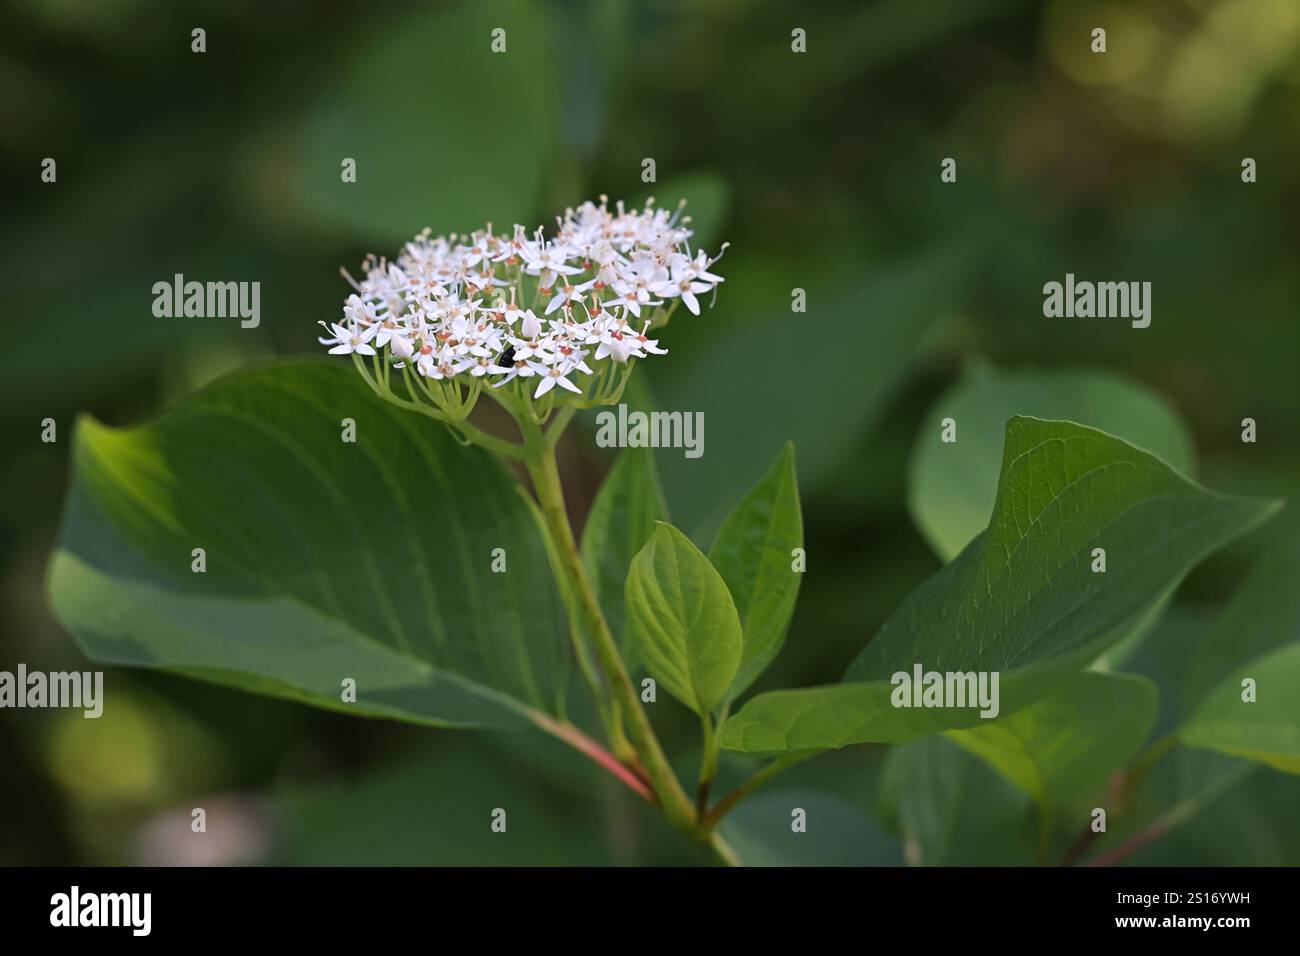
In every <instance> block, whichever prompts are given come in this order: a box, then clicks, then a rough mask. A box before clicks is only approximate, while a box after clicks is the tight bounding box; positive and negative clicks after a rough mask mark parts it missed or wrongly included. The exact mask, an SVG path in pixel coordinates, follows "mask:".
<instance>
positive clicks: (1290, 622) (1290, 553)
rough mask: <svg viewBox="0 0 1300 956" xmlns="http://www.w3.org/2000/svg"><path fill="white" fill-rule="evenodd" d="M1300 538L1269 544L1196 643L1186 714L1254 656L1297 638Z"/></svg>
mask: <svg viewBox="0 0 1300 956" xmlns="http://www.w3.org/2000/svg"><path fill="white" fill-rule="evenodd" d="M1298 581H1300V540H1290V541H1282V542H1280V543H1279V544H1278V545H1277V546H1275V547H1272V548H1270V549H1269V550H1268V551H1267V552H1265V553H1264V554H1263V555H1262V556H1261V557H1260V558H1259V559H1257V560H1256V561H1255V563H1254V565H1253V566H1252V567H1251V569H1250V573H1249V574H1248V575H1247V576H1246V580H1245V581H1243V582H1242V584H1241V585H1240V586H1239V587H1238V588H1237V589H1236V590H1235V591H1234V592H1233V594H1232V600H1231V601H1230V602H1229V603H1228V606H1227V607H1226V608H1224V610H1223V611H1222V612H1221V613H1220V614H1219V616H1218V617H1216V618H1215V620H1214V624H1213V625H1212V626H1211V627H1210V629H1209V630H1208V631H1207V632H1206V633H1205V634H1204V636H1203V637H1201V639H1200V640H1199V641H1198V642H1197V643H1196V646H1195V647H1194V648H1193V650H1192V653H1191V657H1190V659H1189V660H1188V663H1187V674H1186V676H1185V677H1184V679H1183V710H1184V713H1190V712H1191V711H1192V710H1194V709H1195V708H1196V707H1197V706H1198V705H1199V704H1200V702H1201V700H1202V699H1203V698H1204V697H1205V695H1206V694H1208V693H1209V692H1210V691H1211V690H1212V689H1213V688H1214V687H1215V686H1216V685H1217V684H1219V683H1220V682H1222V681H1224V680H1231V681H1233V682H1234V683H1238V684H1239V677H1238V676H1237V675H1238V672H1241V671H1242V668H1243V667H1244V666H1245V665H1246V664H1248V663H1249V662H1251V661H1253V660H1254V659H1256V658H1258V657H1262V656H1263V655H1264V654H1267V653H1268V652H1269V651H1272V650H1275V649H1276V648H1278V647H1281V646H1283V645H1286V644H1289V643H1294V642H1297V641H1300V587H1297V586H1296V582H1298Z"/></svg>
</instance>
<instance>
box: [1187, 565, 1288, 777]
mask: <svg viewBox="0 0 1300 956" xmlns="http://www.w3.org/2000/svg"><path fill="white" fill-rule="evenodd" d="M1298 580H1300V541H1295V540H1284V541H1282V542H1281V543H1279V544H1278V545H1277V546H1276V547H1273V548H1270V549H1269V550H1268V551H1267V552H1266V553H1265V554H1264V555H1263V556H1262V557H1261V558H1260V559H1259V560H1258V561H1256V562H1255V565H1254V567H1253V568H1252V569H1251V572H1250V574H1249V575H1248V577H1247V578H1246V580H1245V582H1244V583H1243V584H1242V585H1241V587H1239V588H1238V589H1237V590H1236V592H1235V593H1234V594H1233V597H1232V601H1231V602H1230V603H1229V605H1228V607H1227V608H1226V609H1225V610H1224V611H1223V613H1222V614H1220V615H1219V617H1218V618H1217V619H1216V620H1215V622H1214V625H1213V626H1212V627H1211V628H1209V630H1207V631H1206V633H1205V634H1204V636H1203V637H1202V638H1201V640H1200V641H1199V642H1198V643H1197V644H1196V647H1195V649H1194V650H1193V652H1192V655H1191V659H1190V661H1189V662H1188V665H1187V675H1186V678H1185V680H1184V684H1183V702H1184V709H1185V713H1187V714H1188V717H1187V720H1186V721H1185V723H1184V725H1183V726H1182V728H1181V734H1182V739H1183V741H1184V742H1185V743H1187V744H1189V745H1191V746H1194V747H1206V748H1210V749H1213V750H1220V751H1223V752H1225V753H1229V754H1235V755H1238V756H1243V757H1250V758H1253V759H1255V760H1259V761H1262V762H1263V763H1266V764H1269V765H1270V766H1272V767H1276V768H1277V769H1279V770H1285V771H1288V772H1290V773H1300V589H1297V587H1296V582H1297V581H1298ZM1247 677H1249V678H1251V679H1253V680H1254V681H1255V684H1256V701H1255V702H1253V703H1248V702H1246V701H1243V700H1242V699H1241V697H1242V690H1243V688H1242V684H1241V682H1242V680H1243V679H1244V678H1247Z"/></svg>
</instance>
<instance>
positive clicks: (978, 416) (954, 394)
mask: <svg viewBox="0 0 1300 956" xmlns="http://www.w3.org/2000/svg"><path fill="white" fill-rule="evenodd" d="M1016 415H1032V416H1034V417H1036V418H1050V419H1062V420H1067V421H1073V422H1079V423H1080V424H1083V425H1091V426H1092V427H1093V428H1099V429H1101V430H1102V431H1105V432H1109V433H1110V434H1112V435H1117V436H1119V437H1120V438H1124V439H1127V440H1128V441H1130V442H1132V443H1133V444H1134V445H1137V446H1138V447H1139V448H1145V449H1146V450H1147V451H1150V452H1154V453H1155V454H1156V455H1158V456H1160V457H1161V458H1163V459H1164V460H1165V461H1166V462H1167V463H1168V464H1170V465H1172V466H1173V467H1174V468H1175V469H1177V470H1178V471H1180V472H1183V473H1184V474H1188V475H1191V474H1194V457H1195V456H1194V454H1193V452H1192V440H1191V436H1190V434H1189V433H1188V431H1187V428H1186V427H1185V426H1184V425H1183V423H1182V421H1181V420H1180V419H1179V417H1178V414H1177V413H1176V412H1175V411H1174V410H1173V408H1171V407H1170V405H1169V403H1168V402H1166V401H1165V400H1164V399H1163V398H1162V397H1161V396H1159V395H1158V394H1156V393H1155V392H1152V391H1150V390H1149V389H1147V388H1145V387H1144V386H1142V385H1139V384H1138V383H1136V382H1133V381H1130V380H1129V379H1127V378H1125V377H1123V376H1121V375H1117V374H1116V373H1114V372H1109V371H1103V370H1100V369H1052V370H1051V371H1036V370H1034V371H1015V372H1000V371H998V370H996V369H991V368H988V367H986V366H981V365H977V366H973V367H972V368H970V369H969V370H968V371H967V374H966V375H965V377H964V378H963V379H962V380H961V381H960V382H959V383H957V384H956V385H955V386H953V387H952V388H951V389H949V390H948V391H947V392H946V393H944V394H943V395H942V396H941V397H940V398H939V400H938V401H936V402H935V403H934V406H933V407H932V408H931V409H930V413H929V415H928V416H927V417H926V420H925V423H924V424H923V425H922V426H921V430H920V431H919V433H918V434H917V439H916V444H915V446H914V447H913V449H912V460H911V463H910V465H909V468H908V472H909V474H908V488H907V499H908V507H909V509H910V510H911V512H912V516H913V518H914V519H915V521H916V523H917V526H918V527H919V528H920V529H921V532H922V534H924V535H925V537H926V539H927V540H928V541H929V542H930V544H931V546H932V547H933V548H934V550H935V551H936V552H937V553H938V555H939V557H940V558H942V559H943V560H944V561H950V560H952V559H953V558H955V557H956V556H957V555H958V554H959V553H960V552H961V549H962V548H964V547H966V545H967V544H969V543H970V542H971V541H972V540H973V539H974V538H975V536H976V535H978V534H979V533H980V532H981V531H983V530H984V529H985V528H986V527H987V526H988V522H989V515H990V514H991V513H992V511H993V501H994V498H995V497H996V496H997V490H998V465H999V462H1000V459H1001V454H1002V435H1003V433H1004V432H1005V430H1006V423H1007V420H1008V419H1009V418H1012V417H1013V416H1016ZM945 418H951V419H953V421H954V422H955V423H956V439H957V440H956V441H955V442H944V441H941V440H940V434H941V423H942V422H943V420H944V419H945Z"/></svg>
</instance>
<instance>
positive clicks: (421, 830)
mask: <svg viewBox="0 0 1300 956" xmlns="http://www.w3.org/2000/svg"><path fill="white" fill-rule="evenodd" d="M511 736H513V737H518V738H519V739H520V740H521V742H524V743H526V744H527V745H528V746H529V747H530V748H533V749H540V750H541V751H542V753H544V754H545V755H546V757H548V758H550V760H551V761H552V767H551V768H550V770H549V772H545V771H542V770H539V769H538V768H536V767H531V766H528V765H527V764H525V763H523V762H522V761H520V760H519V759H517V758H512V757H511V756H510V755H509V754H507V753H505V752H497V751H496V750H494V749H491V748H489V753H488V756H489V758H490V759H484V749H485V745H486V744H487V742H486V741H484V742H480V740H481V738H478V737H476V738H474V744H473V745H472V746H471V745H469V744H467V743H466V742H464V739H463V738H453V739H449V740H443V741H442V744H443V746H442V747H440V748H438V749H437V750H433V749H424V750H420V751H417V752H416V753H414V754H411V755H408V756H405V757H403V758H402V759H400V760H399V761H396V762H392V763H389V764H384V765H380V766H378V767H374V768H365V769H364V771H363V772H360V773H358V772H356V771H351V772H349V773H348V774H346V775H345V776H343V777H342V778H340V779H338V780H334V781H330V782H328V783H326V784H325V785H322V784H320V783H316V784H314V785H313V786H310V787H306V786H303V785H301V784H299V785H294V786H289V787H286V788H284V789H282V790H280V791H278V792H277V793H275V794H274V806H275V809H276V810H277V811H278V817H279V819H281V820H282V821H283V826H282V828H281V829H280V832H279V833H278V834H277V837H278V839H277V846H276V848H275V853H274V856H273V859H272V860H271V861H270V862H273V863H277V864H282V865H290V866H573V865H586V866H603V865H608V864H609V863H611V862H613V861H612V860H611V853H610V851H609V849H608V847H607V845H606V844H605V840H604V837H605V834H604V833H603V829H604V827H603V826H602V821H601V819H600V817H601V812H600V811H601V807H600V792H599V790H598V789H597V788H594V787H592V786H591V781H590V779H584V782H585V783H586V784H587V787H586V791H585V793H575V792H573V788H572V787H570V786H568V784H569V783H570V782H571V781H570V780H569V779H567V777H566V774H567V773H569V772H572V771H569V770H568V766H569V763H568V762H566V761H567V755H566V754H565V753H564V751H563V749H562V745H559V744H557V743H554V742H553V740H552V738H547V737H544V736H542V735H541V734H540V733H539V734H514V735H511ZM548 741H549V742H548ZM579 759H580V758H579ZM555 761H560V762H561V763H562V765H563V766H564V767H565V770H564V772H561V773H558V774H557V772H556V770H555V767H554V762H555ZM588 766H590V765H588ZM577 769H578V770H579V771H581V770H582V769H584V768H581V767H579V768H577ZM580 779H583V778H580ZM497 809H501V810H504V811H505V818H504V822H505V827H506V829H505V832H494V831H493V829H492V820H493V816H492V814H493V811H494V810H497Z"/></svg>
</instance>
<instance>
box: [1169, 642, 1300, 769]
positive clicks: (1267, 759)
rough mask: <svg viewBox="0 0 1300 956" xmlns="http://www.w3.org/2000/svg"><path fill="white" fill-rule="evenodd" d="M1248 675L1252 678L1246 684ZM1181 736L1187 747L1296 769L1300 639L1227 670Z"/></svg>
mask: <svg viewBox="0 0 1300 956" xmlns="http://www.w3.org/2000/svg"><path fill="white" fill-rule="evenodd" d="M1247 679H1249V680H1250V681H1252V682H1253V685H1252V686H1251V688H1250V689H1249V690H1248V689H1247V687H1246V686H1245V685H1244V682H1245V681H1246V680H1247ZM1180 736H1181V739H1182V741H1183V743H1185V744H1187V745H1188V746H1189V747H1204V748H1207V749H1210V750H1218V751H1221V752H1223V753H1227V754H1233V755H1234V756H1238V757H1249V758H1251V759H1252V760H1258V761H1259V762H1260V763H1264V764H1268V765H1269V766H1270V767H1273V768H1275V769H1277V770H1284V771H1286V772H1287V773H1300V642H1297V641H1292V642H1291V643H1289V644H1285V645H1283V646H1282V647H1279V648H1277V649H1276V650H1273V651H1270V652H1269V653H1267V654H1265V655H1264V656H1263V657H1259V658H1256V659H1255V660H1253V661H1251V662H1250V663H1248V664H1244V665H1242V666H1241V667H1239V668H1235V669H1233V670H1232V671H1230V672H1229V673H1228V675H1227V676H1226V677H1225V678H1224V679H1223V681H1222V682H1221V683H1219V684H1218V686H1216V687H1215V688H1214V689H1213V690H1212V691H1210V693H1209V694H1208V695H1207V696H1206V697H1205V699H1204V700H1203V701H1202V702H1201V704H1200V705H1199V706H1198V707H1197V708H1196V710H1195V711H1193V712H1192V715H1191V717H1189V718H1188V720H1187V722H1186V723H1185V724H1184V725H1183V727H1182V730H1181V732H1180Z"/></svg>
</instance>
